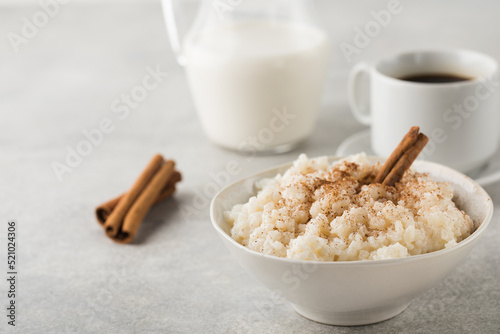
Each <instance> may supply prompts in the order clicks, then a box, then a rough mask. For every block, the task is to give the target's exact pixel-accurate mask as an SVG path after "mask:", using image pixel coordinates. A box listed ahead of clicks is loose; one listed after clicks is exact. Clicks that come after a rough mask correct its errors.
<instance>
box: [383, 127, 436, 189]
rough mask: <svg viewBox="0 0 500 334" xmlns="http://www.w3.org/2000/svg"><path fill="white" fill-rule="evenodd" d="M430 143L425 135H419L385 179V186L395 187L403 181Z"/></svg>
mask: <svg viewBox="0 0 500 334" xmlns="http://www.w3.org/2000/svg"><path fill="white" fill-rule="evenodd" d="M428 141H429V138H428V137H427V136H426V135H424V134H423V133H419V134H418V136H417V141H416V142H415V143H414V145H412V146H411V147H410V148H408V150H407V151H406V152H405V153H404V154H403V156H401V158H400V159H399V160H398V162H397V163H396V165H395V166H394V168H393V169H392V170H391V172H390V173H389V175H387V177H386V178H385V180H384V182H383V183H382V184H383V185H386V186H394V185H395V184H396V183H397V182H399V181H400V180H401V178H402V177H403V174H404V173H405V172H406V170H407V169H408V168H410V166H411V165H412V163H413V162H414V161H415V159H417V157H418V155H419V154H420V152H422V150H423V149H424V147H425V145H426V144H427V142H428Z"/></svg>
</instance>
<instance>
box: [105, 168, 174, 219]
mask: <svg viewBox="0 0 500 334" xmlns="http://www.w3.org/2000/svg"><path fill="white" fill-rule="evenodd" d="M181 179H182V176H181V173H179V172H178V171H176V170H175V171H174V174H173V175H172V177H171V178H170V180H169V181H168V183H167V185H166V186H165V188H163V190H162V191H161V193H160V195H159V196H158V198H157V199H156V201H155V203H154V204H158V203H160V202H161V201H163V200H164V199H166V198H168V197H170V196H171V195H172V194H173V193H174V192H175V184H176V183H177V182H179V181H181ZM125 195H126V193H124V194H121V195H120V196H118V197H115V198H113V199H111V200H109V201H107V202H106V203H102V204H101V205H99V206H98V207H97V208H96V209H95V215H96V218H97V221H98V222H99V223H100V224H101V225H104V223H105V222H106V220H107V219H108V217H109V215H110V214H111V212H112V211H113V210H114V209H115V207H116V205H117V204H118V202H119V201H120V200H121V199H122V198H123V196H125Z"/></svg>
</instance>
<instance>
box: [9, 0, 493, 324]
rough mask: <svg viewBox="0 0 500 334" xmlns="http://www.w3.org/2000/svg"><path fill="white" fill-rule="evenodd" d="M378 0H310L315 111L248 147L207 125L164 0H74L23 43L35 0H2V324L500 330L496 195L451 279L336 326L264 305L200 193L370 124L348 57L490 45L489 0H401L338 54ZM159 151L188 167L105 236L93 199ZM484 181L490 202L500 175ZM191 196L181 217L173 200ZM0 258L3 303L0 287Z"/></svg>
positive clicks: (329, 149) (119, 185) (265, 297)
mask: <svg viewBox="0 0 500 334" xmlns="http://www.w3.org/2000/svg"><path fill="white" fill-rule="evenodd" d="M387 3H388V1H356V2H355V3H353V2H351V1H326V0H321V1H319V0H318V1H316V4H317V7H318V9H319V14H320V18H321V19H322V21H323V23H324V25H325V27H326V29H327V30H328V31H329V33H330V36H331V38H332V40H333V42H334V48H333V56H332V59H331V63H332V67H331V71H330V75H329V82H328V88H327V90H326V94H325V97H324V101H323V106H322V111H321V115H320V121H319V122H318V125H317V128H316V131H315V132H314V134H313V135H312V137H311V138H310V140H309V141H308V142H307V143H306V144H304V145H303V146H302V147H300V148H299V149H298V150H296V151H294V152H290V153H288V154H283V155H279V156H265V157H257V158H255V159H249V158H248V157H243V156H240V155H238V154H236V153H233V152H228V151H224V150H221V149H219V148H217V147H214V146H213V145H212V144H210V143H209V142H208V141H207V139H206V138H205V137H204V135H203V133H202V130H201V127H200V124H199V122H198V120H197V118H196V114H195V110H194V107H193V103H192V100H191V98H190V95H189V91H188V89H187V85H186V78H185V75H184V71H183V69H182V68H181V67H179V66H178V65H177V64H176V62H175V59H174V56H173V54H172V51H171V50H170V47H169V45H168V39H167V35H166V32H165V29H164V22H163V17H162V13H161V9H160V4H159V2H158V1H145V2H139V1H127V2H126V4H119V3H117V2H116V1H112V2H99V3H98V2H97V1H88V2H85V1H77V0H75V1H72V2H70V3H69V4H67V5H64V6H61V7H60V11H59V13H58V14H57V15H56V16H55V17H53V18H52V19H51V20H50V22H49V23H48V24H47V25H46V26H45V27H43V28H41V29H40V30H39V32H38V34H37V35H36V36H35V37H34V38H32V39H30V40H29V41H28V43H27V44H23V45H20V47H19V53H17V54H16V53H15V52H14V50H13V48H12V47H11V45H10V43H9V40H8V38H7V36H8V35H7V34H8V33H9V32H13V33H17V34H20V32H21V27H22V25H23V21H22V20H23V18H25V17H26V18H28V19H30V18H31V17H32V16H33V15H34V14H35V13H36V12H38V11H39V10H40V6H39V5H38V3H37V2H35V1H33V2H29V1H23V4H22V5H20V4H13V1H7V2H5V3H1V4H0V32H1V38H0V114H1V118H0V168H1V170H0V171H1V172H0V222H1V223H0V238H1V239H0V241H1V243H0V268H5V259H6V246H5V236H6V230H7V220H8V219H17V221H18V225H19V228H18V232H19V244H18V245H19V261H20V263H19V265H18V270H19V272H20V276H19V277H20V280H19V286H18V291H19V298H18V319H17V322H18V327H17V328H16V329H15V330H13V331H12V332H19V333H236V332H240V333H301V332H306V331H307V332H308V333H329V332H332V333H498V332H500V283H499V282H500V255H499V250H498V245H499V243H498V241H499V236H500V228H499V224H500V222H499V221H498V220H499V218H500V212H499V209H497V210H495V215H494V217H493V221H492V223H491V226H490V228H489V230H488V232H487V233H486V235H485V236H484V238H482V239H481V242H480V244H479V245H478V246H477V247H476V248H475V249H474V250H473V252H472V253H471V254H470V256H469V257H468V258H467V260H466V262H465V263H463V264H462V265H461V266H460V267H459V268H458V269H457V270H456V271H455V272H454V273H453V274H452V275H451V276H450V277H449V278H448V279H446V281H444V282H443V283H442V284H440V285H439V286H437V287H436V288H434V289H433V290H431V291H429V292H428V293H426V294H424V295H422V296H421V297H419V298H417V299H416V300H414V301H413V303H412V304H411V305H410V307H409V308H408V309H407V310H406V311H405V312H404V313H402V314H401V315H399V316H398V317H396V318H394V319H392V320H389V321H386V322H383V323H380V324H376V325H372V326H364V327H358V328H343V327H332V326H326V325H321V324H318V323H314V322H311V321H309V320H306V319H304V318H302V317H301V316H299V315H297V314H296V313H294V311H293V310H292V309H291V307H290V306H289V305H288V304H286V303H277V304H276V305H273V306H269V305H270V304H271V303H272V300H273V296H272V295H271V294H270V292H269V291H267V290H266V289H265V288H264V287H263V286H261V285H260V284H259V283H258V282H256V281H254V280H253V279H252V278H251V277H250V276H249V275H247V274H246V273H245V272H244V271H243V269H241V268H240V267H239V265H238V264H237V263H236V262H235V260H233V259H232V258H231V257H230V255H229V253H228V251H227V250H226V249H225V248H224V246H223V245H222V243H221V242H220V240H219V239H218V237H217V235H216V234H215V232H214V231H213V229H212V227H211V224H210V221H209V215H208V200H207V198H206V196H200V194H201V193H203V191H204V187H205V186H206V185H207V184H209V183H212V184H213V183H214V181H213V175H215V174H217V173H220V172H223V171H225V169H226V167H225V166H226V163H227V162H228V161H230V160H236V161H237V162H238V163H239V164H240V165H241V166H242V170H241V172H240V173H239V174H238V175H236V176H233V177H231V181H235V180H237V179H240V178H242V177H245V176H247V175H250V174H252V173H254V172H257V171H259V170H262V169H265V168H268V167H271V166H274V165H276V164H280V163H284V162H288V161H291V160H293V159H294V158H295V157H296V156H297V155H298V154H299V153H300V152H305V153H307V154H308V155H310V156H317V155H331V154H334V152H335V150H336V148H337V146H338V145H339V144H340V143H341V141H342V140H343V139H345V138H346V137H347V136H349V135H351V134H354V133H356V132H357V131H359V130H362V129H364V127H363V126H361V125H360V124H358V123H357V122H356V121H355V120H354V119H353V117H352V116H351V115H350V112H349V109H348V107H347V101H346V79H347V74H348V72H349V70H350V68H351V67H352V65H353V64H354V63H356V62H358V61H361V60H373V59H376V58H378V57H381V56H384V55H387V54H389V53H392V52H396V51H398V50H406V49H411V48H421V47H422V48H424V47H443V46H451V47H465V48H471V49H476V50H478V51H482V52H486V53H488V54H490V55H492V56H493V57H495V58H497V59H500V43H498V41H499V40H500V20H499V19H498V14H499V13H500V3H499V2H498V1H495V0H491V1H463V0H462V1H452V0H447V1H439V2H438V1H431V0H426V1H402V5H403V8H404V10H403V12H402V13H401V14H399V15H397V16H394V17H393V20H392V22H391V24H390V25H389V26H387V27H386V28H384V29H383V31H382V32H381V33H380V35H379V36H377V37H376V38H374V39H373V40H372V41H371V43H370V45H368V46H367V47H366V48H365V49H363V50H362V51H361V53H360V54H359V55H357V56H355V57H354V58H353V62H352V63H348V62H347V61H346V59H345V58H344V57H343V55H342V53H341V52H340V49H339V43H340V42H341V41H345V42H348V43H352V39H353V37H354V31H353V28H354V27H355V26H359V27H363V26H364V24H366V22H368V21H370V20H372V17H371V16H370V11H371V10H380V9H384V8H386V7H387ZM157 65H158V66H159V67H160V69H161V70H162V71H165V72H168V77H167V78H166V79H165V80H164V82H163V83H162V84H161V85H160V86H159V87H158V88H157V89H156V90H154V91H153V92H151V93H150V94H149V95H148V97H147V98H146V99H145V100H144V101H143V102H141V103H140V105H139V106H138V107H137V108H136V109H134V110H132V111H131V113H130V116H129V117H128V118H126V119H124V120H121V119H119V118H118V115H117V114H114V113H113V112H112V111H111V104H112V102H113V101H114V100H115V99H117V98H119V97H120V95H121V94H123V93H130V91H131V89H132V88H133V87H134V86H135V85H138V84H140V83H141V81H142V78H143V77H144V75H146V67H148V66H150V67H153V68H154V67H156V66H157ZM103 118H109V119H111V120H112V121H113V124H114V125H115V129H114V131H113V132H112V133H110V134H106V135H105V137H104V140H103V143H102V144H101V145H99V146H98V147H95V148H94V149H93V151H92V153H91V154H90V155H88V156H87V157H85V158H84V160H83V162H82V163H81V165H79V166H78V167H77V168H75V170H74V171H73V172H72V173H68V174H65V175H64V178H63V181H62V182H58V180H57V178H56V176H55V174H54V172H53V170H52V167H51V164H52V163H53V162H54V161H59V162H64V159H65V156H66V146H68V145H69V146H70V147H72V148H75V147H76V145H77V144H78V143H79V142H80V141H81V140H83V139H84V138H85V137H84V136H83V134H82V130H85V129H86V130H91V129H93V128H96V127H97V126H98V124H99V122H100V121H101V120H102V119H103ZM499 127H500V125H499ZM156 152H161V153H163V154H164V155H165V156H167V157H172V158H174V159H175V160H176V161H177V163H178V167H179V169H180V170H181V171H182V172H183V176H184V181H183V182H182V184H180V186H179V188H178V192H177V193H176V195H175V198H172V199H170V200H168V201H166V202H164V203H163V204H161V205H158V206H156V207H155V208H154V209H153V210H152V211H151V212H150V214H149V215H148V216H147V218H146V220H145V222H144V223H143V226H141V229H140V232H139V235H138V237H137V238H136V242H134V244H131V245H118V244H115V243H113V242H111V241H110V240H109V239H107V238H106V237H105V235H104V233H103V231H102V229H101V227H100V226H99V225H98V224H97V223H96V221H95V218H94V215H93V210H94V207H95V206H96V205H97V204H99V203H101V202H103V201H104V200H107V199H109V198H111V197H113V196H115V195H117V194H119V193H121V192H123V191H125V190H126V189H127V188H128V187H129V186H130V185H131V183H132V181H133V180H134V178H135V177H136V176H137V175H138V173H139V172H140V171H141V170H142V169H143V168H144V166H145V164H146V163H147V161H148V160H149V159H150V158H151V156H152V155H153V154H154V153H156ZM486 190H487V191H488V192H489V193H490V195H491V196H492V198H493V200H494V202H495V205H496V206H497V207H500V191H499V184H495V185H491V186H489V187H487V189H486ZM193 201H195V202H193ZM195 206H196V207H198V208H199V209H194V212H193V214H192V215H190V216H189V217H186V215H183V214H182V212H183V211H184V212H185V211H186V210H188V209H189V208H193V207H195ZM5 272H6V269H2V270H1V272H0V305H5V304H6V302H7V297H6V288H7V284H6V281H5V279H4V278H2V277H3V276H4V274H5ZM1 308H2V309H4V306H2V307H1ZM0 319H1V320H0V332H2V333H3V332H7V331H9V332H10V329H9V328H8V326H7V325H6V317H5V315H4V311H2V312H1V314H0Z"/></svg>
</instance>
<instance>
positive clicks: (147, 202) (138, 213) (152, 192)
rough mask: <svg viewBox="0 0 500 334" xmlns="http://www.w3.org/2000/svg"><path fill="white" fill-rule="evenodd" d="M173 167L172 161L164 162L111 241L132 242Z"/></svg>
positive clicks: (169, 176)
mask: <svg viewBox="0 0 500 334" xmlns="http://www.w3.org/2000/svg"><path fill="white" fill-rule="evenodd" d="M174 167H175V163H174V162H173V161H172V160H169V161H167V162H165V164H164V165H163V166H161V168H160V170H159V171H158V172H157V173H156V174H155V175H154V176H153V178H152V179H151V181H150V182H149V183H148V184H147V185H146V187H145V188H144V191H143V192H141V194H140V195H139V197H138V198H137V199H136V201H135V202H134V203H133V204H132V207H131V208H130V210H129V212H128V213H127V215H126V216H125V218H124V221H123V225H122V226H121V228H120V229H119V230H118V233H117V234H116V235H115V236H114V238H113V240H115V241H117V242H122V243H129V242H130V241H132V239H133V238H134V237H135V234H136V233H137V230H138V229H139V226H140V225H141V222H142V220H143V219H144V217H145V216H146V214H147V213H148V211H149V209H150V208H151V207H152V206H153V204H154V202H155V201H156V199H157V198H158V196H159V195H160V192H161V190H162V189H163V188H164V187H165V185H166V184H167V182H168V181H169V179H170V178H171V176H172V174H173V173H174Z"/></svg>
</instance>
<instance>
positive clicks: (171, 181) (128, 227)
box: [96, 154, 181, 243]
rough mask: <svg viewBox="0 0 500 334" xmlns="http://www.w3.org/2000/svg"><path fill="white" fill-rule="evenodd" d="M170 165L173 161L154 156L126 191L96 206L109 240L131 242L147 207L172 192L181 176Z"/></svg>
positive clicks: (98, 217) (99, 219)
mask: <svg viewBox="0 0 500 334" xmlns="http://www.w3.org/2000/svg"><path fill="white" fill-rule="evenodd" d="M174 167H175V163H174V161H172V160H169V161H164V159H163V157H162V156H161V155H159V154H157V155H155V156H154V157H153V159H152V160H151V161H150V163H149V164H148V166H147V167H146V169H145V170H144V171H143V172H142V174H141V175H140V176H139V178H138V179H137V180H136V182H135V183H134V185H133V186H132V188H131V189H130V190H129V191H128V192H127V193H125V194H123V195H122V196H120V197H117V198H115V199H112V200H110V201H108V202H106V203H104V204H102V205H100V206H99V207H98V208H97V209H96V216H97V220H98V221H99V222H100V223H101V224H102V225H103V227H104V230H105V232H106V234H107V235H108V236H109V237H110V238H111V239H112V240H114V241H116V242H120V243H129V242H130V241H132V239H133V238H134V236H135V234H136V233H137V230H138V229H139V226H140V224H141V222H142V220H143V218H144V217H145V215H146V214H147V212H148V210H149V209H150V208H151V206H153V204H155V203H157V202H158V201H161V200H162V199H164V198H166V197H168V196H170V195H171V194H172V193H173V192H174V191H175V183H176V182H178V181H180V179H181V175H180V173H179V172H178V171H176V170H175V169H174Z"/></svg>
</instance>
